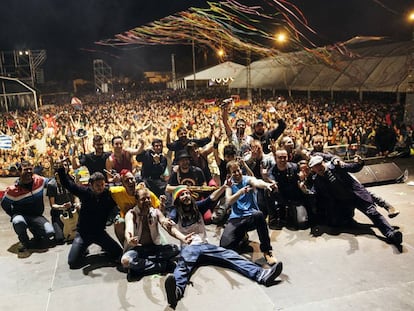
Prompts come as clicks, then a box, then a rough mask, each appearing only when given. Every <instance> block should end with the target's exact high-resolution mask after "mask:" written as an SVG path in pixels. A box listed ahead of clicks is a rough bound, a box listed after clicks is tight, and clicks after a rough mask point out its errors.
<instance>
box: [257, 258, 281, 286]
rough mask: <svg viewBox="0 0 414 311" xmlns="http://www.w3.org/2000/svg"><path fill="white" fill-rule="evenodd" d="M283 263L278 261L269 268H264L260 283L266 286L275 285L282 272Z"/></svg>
mask: <svg viewBox="0 0 414 311" xmlns="http://www.w3.org/2000/svg"><path fill="white" fill-rule="evenodd" d="M282 270H283V264H282V262H280V261H279V262H278V263H277V264H275V265H273V266H272V267H271V268H269V269H263V271H262V273H261V274H260V277H259V283H260V284H263V285H264V286H266V287H269V286H271V285H273V283H274V281H275V279H276V278H277V277H278V276H279V275H280V274H281V273H282Z"/></svg>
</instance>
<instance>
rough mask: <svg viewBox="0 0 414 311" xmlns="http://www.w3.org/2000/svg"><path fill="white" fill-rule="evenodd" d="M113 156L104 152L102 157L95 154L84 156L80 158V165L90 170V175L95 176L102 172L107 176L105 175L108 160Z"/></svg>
mask: <svg viewBox="0 0 414 311" xmlns="http://www.w3.org/2000/svg"><path fill="white" fill-rule="evenodd" d="M110 155H111V153H110V152H104V153H103V154H102V155H100V156H97V155H96V154H95V153H94V152H91V153H87V154H82V155H80V156H79V163H80V165H84V166H86V167H87V168H88V171H89V174H91V175H92V174H93V173H95V172H101V173H102V174H104V176H106V174H105V173H104V169H105V164H106V159H107V158H108V157H109V156H110Z"/></svg>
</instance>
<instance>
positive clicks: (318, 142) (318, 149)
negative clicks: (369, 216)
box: [310, 134, 400, 218]
mask: <svg viewBox="0 0 414 311" xmlns="http://www.w3.org/2000/svg"><path fill="white" fill-rule="evenodd" d="M312 146H313V150H312V151H311V152H310V155H312V156H315V155H318V156H321V157H322V158H323V159H324V161H326V162H329V161H332V162H335V163H337V164H338V165H343V164H344V162H343V161H341V160H340V158H339V157H338V156H336V155H334V154H332V153H330V152H327V151H324V149H323V146H324V139H323V136H322V135H320V134H316V135H315V136H313V137H312ZM361 169H362V166H361ZM367 191H368V192H369V194H371V197H372V199H373V200H374V202H375V204H377V205H378V206H380V207H382V208H383V209H385V210H386V211H387V212H388V217H389V218H394V217H396V216H398V215H399V214H400V211H399V210H398V209H397V208H395V207H394V206H392V205H391V204H390V203H389V202H387V201H385V200H384V199H383V198H381V197H380V196H378V195H376V194H375V193H372V192H371V191H369V190H368V189H367Z"/></svg>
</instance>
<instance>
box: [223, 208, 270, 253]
mask: <svg viewBox="0 0 414 311" xmlns="http://www.w3.org/2000/svg"><path fill="white" fill-rule="evenodd" d="M252 230H257V235H258V236H259V240H260V250H261V251H262V252H268V251H270V250H271V249H272V245H271V244H270V237H269V229H268V228H267V223H266V219H265V217H264V215H263V213H262V212H261V211H254V212H253V214H252V215H250V216H246V217H242V218H232V219H229V220H228V222H227V224H226V226H225V227H224V230H223V234H222V236H221V239H220V246H222V247H225V248H230V249H234V250H237V249H238V247H239V245H240V242H241V241H242V240H243V238H244V236H245V235H246V233H247V232H248V231H252Z"/></svg>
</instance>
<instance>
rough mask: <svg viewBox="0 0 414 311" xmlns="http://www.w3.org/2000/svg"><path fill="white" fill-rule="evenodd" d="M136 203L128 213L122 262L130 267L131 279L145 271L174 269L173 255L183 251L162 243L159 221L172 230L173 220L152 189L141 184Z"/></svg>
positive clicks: (163, 271) (168, 270) (151, 272)
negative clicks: (156, 205)
mask: <svg viewBox="0 0 414 311" xmlns="http://www.w3.org/2000/svg"><path fill="white" fill-rule="evenodd" d="M135 197H136V205H135V206H134V207H133V208H131V209H129V210H128V211H127V212H126V215H125V241H126V245H125V252H124V254H123V255H122V257H121V264H122V266H123V267H124V268H125V269H127V270H128V275H127V279H128V281H132V280H136V279H139V278H141V277H143V276H144V275H150V274H156V273H165V272H171V271H173V269H174V268H175V263H174V257H175V256H177V255H178V254H179V252H180V250H179V248H178V246H176V245H174V244H162V243H161V236H160V230H159V224H160V225H162V226H163V227H164V229H166V230H167V231H168V232H169V233H170V234H172V233H171V228H172V224H169V222H170V220H169V219H167V218H166V217H165V216H164V215H163V213H162V212H161V210H160V209H158V208H154V207H153V205H152V203H151V192H150V190H149V189H147V188H140V189H138V190H137V191H136V193H135Z"/></svg>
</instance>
